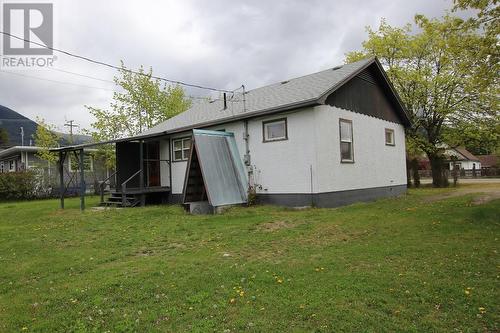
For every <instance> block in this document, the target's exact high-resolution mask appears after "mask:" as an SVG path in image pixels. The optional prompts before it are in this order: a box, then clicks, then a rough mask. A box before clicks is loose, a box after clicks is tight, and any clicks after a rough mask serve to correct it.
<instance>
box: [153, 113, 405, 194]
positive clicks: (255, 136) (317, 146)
mask: <svg viewBox="0 0 500 333" xmlns="http://www.w3.org/2000/svg"><path fill="white" fill-rule="evenodd" d="M280 118H286V119H287V127H288V140H283V141H275V142H263V137H262V122H263V121H267V120H272V119H280ZM339 118H344V119H349V120H352V122H353V136H354V160H355V162H354V163H349V164H346V163H341V162H340V142H339V140H340V139H339ZM385 128H391V129H394V136H395V146H386V145H385ZM207 129H211V130H221V129H224V130H226V131H227V132H232V133H234V135H235V139H236V143H237V145H238V150H239V153H240V155H241V158H242V160H243V155H244V154H245V141H244V140H243V135H244V123H243V121H237V122H234V123H228V124H222V125H217V126H212V127H209V128H207ZM248 130H249V136H250V139H249V143H250V155H251V164H252V168H253V173H254V179H253V180H254V182H255V183H256V184H259V185H261V188H258V192H259V193H269V194H277V193H311V182H312V192H313V193H322V192H333V191H342V190H351V189H362V188H372V187H383V186H391V185H404V184H406V160H405V140H404V128H403V126H402V125H400V124H396V123H392V122H389V121H384V120H381V119H377V118H374V117H370V116H366V115H362V114H358V113H354V112H350V111H347V110H342V109H338V108H334V107H331V106H316V107H312V108H307V109H303V110H301V111H295V112H290V113H282V114H276V115H273V116H267V117H260V118H254V119H250V120H249V121H248ZM189 135H190V133H189V132H184V133H179V134H176V135H174V136H172V140H173V139H175V138H181V137H186V136H189ZM162 151H163V149H162ZM162 158H163V157H162ZM186 166H187V163H186V162H173V163H172V193H173V194H181V193H182V190H183V185H184V177H185V174H186ZM163 170H164V169H162V185H163V174H165V172H163ZM311 171H312V179H311ZM167 172H168V171H167Z"/></svg>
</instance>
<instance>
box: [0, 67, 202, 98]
mask: <svg viewBox="0 0 500 333" xmlns="http://www.w3.org/2000/svg"><path fill="white" fill-rule="evenodd" d="M54 69H55V68H54ZM64 72H67V71H64ZM0 73H4V74H10V75H16V76H19V77H23V78H28V79H35V80H41V81H48V82H52V83H58V84H64V85H71V86H75V87H82V88H90V89H99V90H105V91H112V92H116V90H113V89H108V88H102V87H93V86H87V85H82V84H77V83H72V82H64V81H58V80H52V79H46V78H43V77H38V76H32V75H26V74H20V73H13V72H7V71H3V70H0ZM68 73H71V74H74V75H78V76H84V77H87V76H86V75H84V74H79V73H73V72H68ZM89 78H93V77H89ZM94 79H96V80H101V79H98V78H94ZM102 80H103V81H106V80H104V79H102ZM109 82H111V83H114V82H113V81H109ZM186 97H187V98H190V99H199V100H205V101H208V100H210V98H209V97H203V96H193V95H187V96H186Z"/></svg>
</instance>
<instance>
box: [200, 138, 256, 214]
mask: <svg viewBox="0 0 500 333" xmlns="http://www.w3.org/2000/svg"><path fill="white" fill-rule="evenodd" d="M193 138H194V140H193V145H194V148H193V149H194V150H195V151H196V154H197V155H198V162H199V164H200V167H201V171H202V175H203V180H204V183H205V187H206V191H207V193H208V199H209V202H210V204H211V205H212V206H214V207H218V206H224V205H232V204H241V203H245V202H246V201H247V192H246V185H247V177H246V173H245V169H244V167H243V163H242V162H241V159H240V157H239V153H238V148H237V146H236V141H235V140H234V135H233V134H232V133H226V132H218V131H203V130H193Z"/></svg>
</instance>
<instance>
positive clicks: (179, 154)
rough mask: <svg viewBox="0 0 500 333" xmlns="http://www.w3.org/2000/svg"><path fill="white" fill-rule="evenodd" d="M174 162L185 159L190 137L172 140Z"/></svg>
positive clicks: (189, 148) (189, 149) (187, 156)
mask: <svg viewBox="0 0 500 333" xmlns="http://www.w3.org/2000/svg"><path fill="white" fill-rule="evenodd" d="M173 151H174V162H178V161H187V160H188V158H189V153H190V152H191V138H182V139H175V140H174V142H173Z"/></svg>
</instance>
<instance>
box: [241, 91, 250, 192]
mask: <svg viewBox="0 0 500 333" xmlns="http://www.w3.org/2000/svg"><path fill="white" fill-rule="evenodd" d="M241 88H242V89H243V112H246V96H245V85H242V86H241ZM243 125H244V133H243V140H245V156H244V158H243V160H244V163H245V166H246V168H247V178H248V191H250V187H251V185H252V181H251V179H252V174H253V170H252V160H251V157H250V134H249V133H248V119H245V120H244V121H243Z"/></svg>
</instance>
